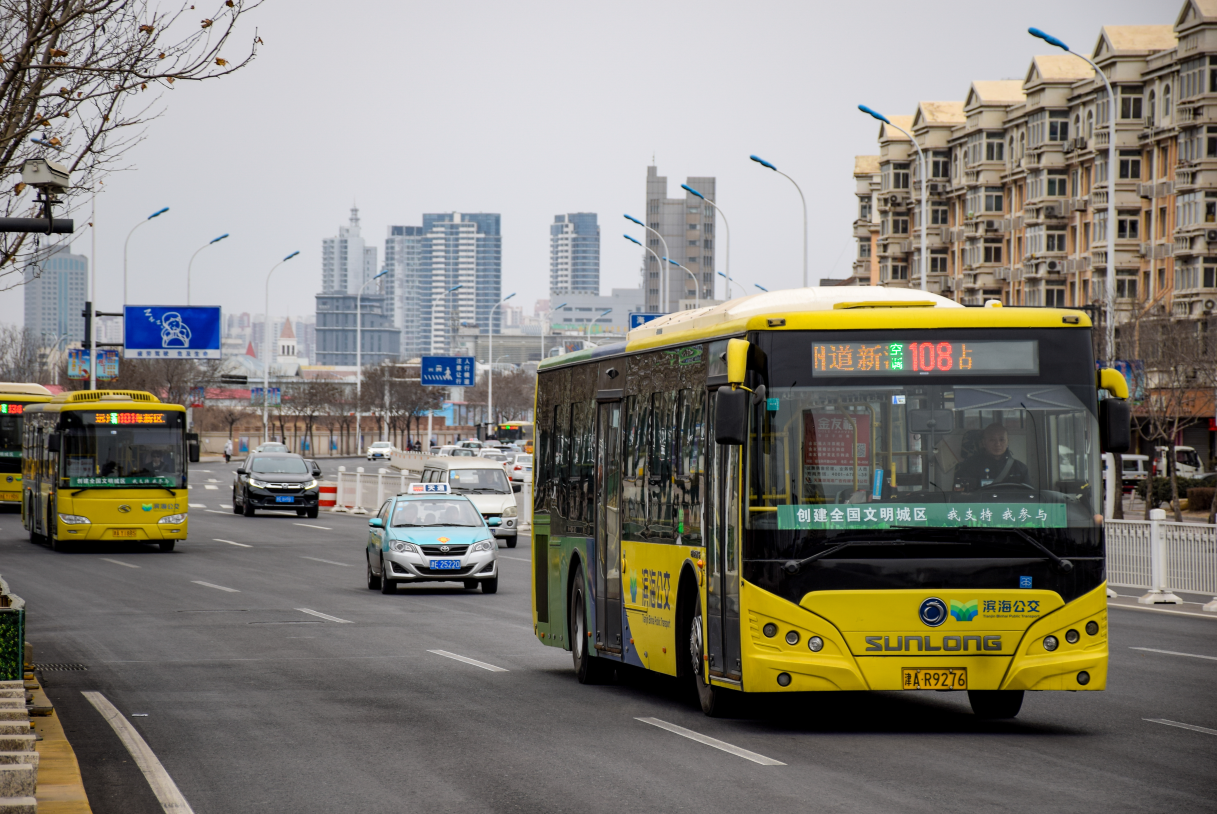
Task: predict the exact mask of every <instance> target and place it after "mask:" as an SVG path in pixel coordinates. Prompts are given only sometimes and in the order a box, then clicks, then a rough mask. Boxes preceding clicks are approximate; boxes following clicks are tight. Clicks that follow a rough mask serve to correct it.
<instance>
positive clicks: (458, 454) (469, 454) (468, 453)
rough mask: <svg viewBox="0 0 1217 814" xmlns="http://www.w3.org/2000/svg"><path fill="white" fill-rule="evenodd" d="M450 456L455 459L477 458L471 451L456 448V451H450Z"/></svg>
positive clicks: (464, 448)
mask: <svg viewBox="0 0 1217 814" xmlns="http://www.w3.org/2000/svg"><path fill="white" fill-rule="evenodd" d="M452 455H453V456H454V457H457V458H476V457H477V455H476V453H475V451H474V450H472V449H469V448H468V447H457V448H456V449H454V450H452Z"/></svg>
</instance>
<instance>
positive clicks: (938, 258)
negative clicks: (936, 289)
mask: <svg viewBox="0 0 1217 814" xmlns="http://www.w3.org/2000/svg"><path fill="white" fill-rule="evenodd" d="M930 273H931V274H946V273H947V257H946V255H945V254H941V255H940V254H934V255H931V256H930Z"/></svg>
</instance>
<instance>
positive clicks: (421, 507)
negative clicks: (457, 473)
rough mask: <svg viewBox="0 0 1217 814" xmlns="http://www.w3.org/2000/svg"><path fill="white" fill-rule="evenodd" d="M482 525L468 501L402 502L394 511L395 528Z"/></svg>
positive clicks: (449, 499) (478, 515) (480, 518)
mask: <svg viewBox="0 0 1217 814" xmlns="http://www.w3.org/2000/svg"><path fill="white" fill-rule="evenodd" d="M481 525H483V522H482V516H481V515H480V514H478V511H477V509H475V508H474V507H473V504H472V503H470V502H469V501H468V500H453V499H451V498H448V499H443V500H402V501H399V502H398V504H397V508H396V509H394V510H393V528H402V527H406V526H481Z"/></svg>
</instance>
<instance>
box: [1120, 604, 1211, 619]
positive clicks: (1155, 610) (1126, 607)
mask: <svg viewBox="0 0 1217 814" xmlns="http://www.w3.org/2000/svg"><path fill="white" fill-rule="evenodd" d="M1107 607H1109V608H1120V609H1121V610H1130V611H1145V612H1147V613H1167V614H1170V615H1171V616H1194V617H1195V618H1197V619H1217V613H1187V612H1185V611H1173V610H1165V609H1163V608H1145V607H1142V606H1140V605H1117V604H1116V603H1114V602H1108V603H1107Z"/></svg>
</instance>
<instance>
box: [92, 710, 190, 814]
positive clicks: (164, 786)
mask: <svg viewBox="0 0 1217 814" xmlns="http://www.w3.org/2000/svg"><path fill="white" fill-rule="evenodd" d="M81 694H82V695H84V697H85V698H87V699H88V701H89V703H90V704H92V705H93V708H94V709H96V710H97V711H98V712H100V713H101V717H103V718H105V719H106V723H108V724H110V727H111V728H112V729H113V730H114V734H116V735H118V739H119V740H121V741H122V742H123V746H125V747H127V751H128V752H129V753H130V754H131V758H132V759H133V760H134V761H135V765H136V766H139V770H140V771H141V772H143V773H144V779H145V780H147V781H148V785H149V786H151V787H152V793H153V794H155V795H156V799H157V800H158V801H160V804H161V808H163V809H164V810H165V813H166V814H194V809H192V808H191V807H190V803H188V802H186V798H185V797H183V796H182V792H181V791H179V790H178V787H177V784H176V783H174V782H173V778H172V777H170V776H169V773H168V772H167V771H165V767H164V766H162V765H161V762H160V761H159V760H157V759H156V755H155V754H154V753H153V751H152V749H151V748H150V747H149V746H148V743H147V741H145V740H144V739H143V738H142V737H141V736H140V734H139V732H138V731H136V729H135V727H133V726H131V724H129V723H128V722H127V719H125V718H124V717H123V715H122V713H121V712H119V711H118V710H117V709H115V708H114V705H113V704H111V703H110V702H109V700H107V699H106V697H105V696H104V695H102V694H101V693H99V692H85V693H81Z"/></svg>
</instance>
